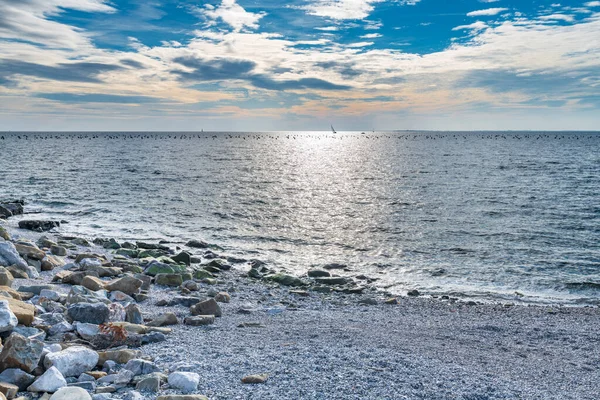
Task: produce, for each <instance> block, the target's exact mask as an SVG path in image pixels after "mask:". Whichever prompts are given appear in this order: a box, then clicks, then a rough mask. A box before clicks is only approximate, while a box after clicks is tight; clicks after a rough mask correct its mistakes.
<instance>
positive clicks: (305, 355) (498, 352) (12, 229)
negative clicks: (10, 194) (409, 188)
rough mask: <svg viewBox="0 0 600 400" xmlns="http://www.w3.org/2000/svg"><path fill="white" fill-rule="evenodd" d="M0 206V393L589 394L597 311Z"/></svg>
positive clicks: (598, 355)
mask: <svg viewBox="0 0 600 400" xmlns="http://www.w3.org/2000/svg"><path fill="white" fill-rule="evenodd" d="M23 206H24V204H23V202H10V203H2V204H0V338H1V339H2V350H1V352H0V400H1V399H3V398H4V397H5V398H8V399H14V398H17V399H20V400H24V399H38V398H43V399H51V400H60V399H72V400H79V399H81V400H89V399H97V400H104V399H129V400H135V399H159V400H199V399H206V398H210V399H237V398H252V399H255V398H256V399H282V398H286V397H294V398H315V399H317V398H318V399H340V398H344V399H346V398H357V399H358V398H360V399H401V398H406V399H413V398H414V399H421V398H423V399H507V398H510V399H512V398H514V399H517V398H519V399H521V398H525V399H550V398H556V399H588V398H589V399H592V398H597V396H598V389H597V385H598V381H599V379H600V373H599V368H600V346H599V344H600V339H598V334H597V332H598V330H599V328H600V312H599V310H598V308H564V307H548V306H544V307H540V306H536V307H525V306H514V305H511V304H477V303H475V302H461V301H458V299H453V298H449V297H444V298H421V297H419V293H416V292H413V293H410V295H411V296H408V297H398V296H392V295H391V294H389V293H383V292H380V291H376V290H375V289H373V288H372V287H370V283H372V281H373V280H372V278H370V277H368V276H364V275H352V272H351V270H350V269H349V268H348V267H347V266H346V265H343V264H327V265H323V266H321V268H315V269H312V270H309V271H308V273H307V275H306V276H301V277H297V276H293V275H291V274H288V273H286V272H285V271H277V270H274V269H273V268H272V267H271V266H269V265H266V264H264V263H263V262H261V261H260V260H245V259H240V258H235V257H228V256H227V255H226V254H223V252H222V249H220V248H219V247H218V246H217V245H214V244H210V243H206V242H204V241H202V240H199V239H192V240H190V241H188V242H187V243H185V244H172V243H165V242H161V243H146V242H135V243H133V242H118V241H117V240H114V239H107V238H103V237H102V235H101V234H99V235H98V236H99V237H98V238H80V237H72V236H65V235H62V234H61V231H60V222H59V221H36V220H20V221H19V223H18V227H19V228H17V227H16V226H14V224H10V223H8V221H10V220H3V219H2V218H10V217H13V216H15V215H19V214H21V213H23Z"/></svg>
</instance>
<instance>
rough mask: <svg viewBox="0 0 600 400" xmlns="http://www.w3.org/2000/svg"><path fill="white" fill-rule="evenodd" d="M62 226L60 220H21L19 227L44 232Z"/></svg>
mask: <svg viewBox="0 0 600 400" xmlns="http://www.w3.org/2000/svg"><path fill="white" fill-rule="evenodd" d="M58 227H60V222H58V221H41V220H22V221H19V228H21V229H27V230H30V231H36V232H44V231H49V230H52V229H54V228H58Z"/></svg>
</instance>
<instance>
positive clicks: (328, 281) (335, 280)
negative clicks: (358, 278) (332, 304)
mask: <svg viewBox="0 0 600 400" xmlns="http://www.w3.org/2000/svg"><path fill="white" fill-rule="evenodd" d="M315 281H317V282H318V283H320V284H323V285H346V284H348V283H352V279H351V278H347V277H344V276H333V277H329V278H327V277H323V278H315Z"/></svg>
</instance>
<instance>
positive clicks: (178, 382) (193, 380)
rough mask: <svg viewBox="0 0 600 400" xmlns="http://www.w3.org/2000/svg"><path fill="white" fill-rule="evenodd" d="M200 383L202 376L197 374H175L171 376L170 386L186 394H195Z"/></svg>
mask: <svg viewBox="0 0 600 400" xmlns="http://www.w3.org/2000/svg"><path fill="white" fill-rule="evenodd" d="M199 383H200V375H198V374H197V373H195V372H173V373H172V374H170V375H169V386H171V387H172V388H174V389H179V390H181V391H182V392H184V393H190V392H193V391H194V390H196V389H197V388H198V384H199Z"/></svg>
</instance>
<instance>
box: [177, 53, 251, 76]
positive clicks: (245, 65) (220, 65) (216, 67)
mask: <svg viewBox="0 0 600 400" xmlns="http://www.w3.org/2000/svg"><path fill="white" fill-rule="evenodd" d="M173 61H174V62H176V63H178V64H181V65H183V66H185V67H187V68H189V69H192V71H191V72H186V71H181V70H175V71H173V72H174V73H175V74H177V75H179V76H180V77H181V78H183V79H186V80H193V81H201V82H205V81H220V80H228V79H247V78H248V74H249V73H250V72H251V71H252V70H253V69H254V68H255V67H256V63H254V62H252V61H248V60H236V59H211V60H203V59H197V58H194V57H178V58H175V59H174V60H173Z"/></svg>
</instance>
